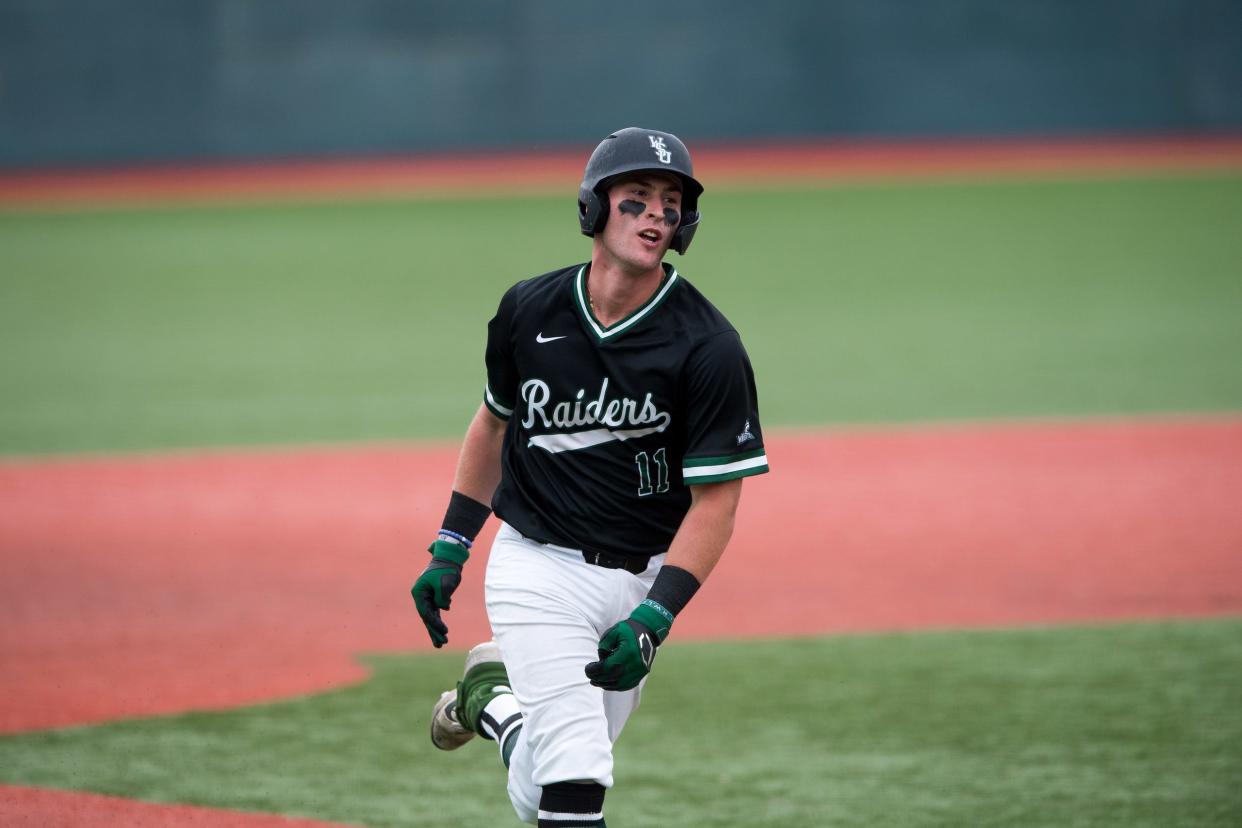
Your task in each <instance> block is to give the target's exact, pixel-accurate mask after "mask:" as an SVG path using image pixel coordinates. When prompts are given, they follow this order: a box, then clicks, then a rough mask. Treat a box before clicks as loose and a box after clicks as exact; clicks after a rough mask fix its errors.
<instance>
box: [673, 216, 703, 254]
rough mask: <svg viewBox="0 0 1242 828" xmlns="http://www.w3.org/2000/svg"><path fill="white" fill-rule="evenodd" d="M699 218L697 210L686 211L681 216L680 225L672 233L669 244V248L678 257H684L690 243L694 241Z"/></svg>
mask: <svg viewBox="0 0 1242 828" xmlns="http://www.w3.org/2000/svg"><path fill="white" fill-rule="evenodd" d="M700 218H701V216H700V214H699V211H698V210H691V211H688V212H687V213H686V214H685V215H684V216H682V218H681V225H680V226H678V228H677V231H676V232H675V233H673V240H672V242H670V243H669V247H670V248H672V249H673V250H676V251H677V253H678V255H681V256H684V255H686V248H687V247H689V246H690V242H691V241H693V240H694V234H695V232H696V231H697V230H698V229H699V219H700Z"/></svg>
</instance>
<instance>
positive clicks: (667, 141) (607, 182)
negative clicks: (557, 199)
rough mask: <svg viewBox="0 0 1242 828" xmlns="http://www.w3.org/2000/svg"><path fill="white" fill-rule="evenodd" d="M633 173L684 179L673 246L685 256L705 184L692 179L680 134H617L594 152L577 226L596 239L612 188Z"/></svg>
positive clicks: (636, 131)
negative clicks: (618, 179)
mask: <svg viewBox="0 0 1242 828" xmlns="http://www.w3.org/2000/svg"><path fill="white" fill-rule="evenodd" d="M635 172H662V173H673V174H674V175H676V176H677V177H678V178H680V179H681V223H680V224H678V225H677V230H676V231H674V233H673V241H672V243H671V244H670V245H669V247H671V248H672V249H673V250H676V251H677V252H678V253H685V252H686V248H687V247H689V246H690V240H691V239H693V238H694V231H695V230H697V229H698V226H699V196H700V195H701V194H702V193H703V185H702V184H700V183H699V182H698V181H697V180H695V178H694V167H693V166H692V165H691V164H690V151H689V150H687V149H686V145H685V144H683V143H682V142H681V139H680V138H678V137H677V136H676V135H673V134H672V133H670V132H660V131H659V130H658V129H639V128H638V127H627V128H626V129H622V130H618V131H616V132H614V133H613V134H612V135H609V136H608V137H607V138H605V139H604V140H603V141H601V142H600V144H599V146H598V147H596V148H595V152H593V153H591V157H590V159H589V160H588V161H587V165H586V172H585V173H583V175H582V184H581V185H579V187H578V224H579V225H580V226H581V227H582V234H583V235H584V236H594V235H595V234H596V233H598V232H599V231H600V230H603V229H604V224H605V223H607V221H608V210H609V204H608V197H607V190H608V187H609V186H611V185H612V182H613V181H615V180H616V179H617V178H619V177H620V176H622V175H626V174H628V173H635Z"/></svg>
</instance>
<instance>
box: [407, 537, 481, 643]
mask: <svg viewBox="0 0 1242 828" xmlns="http://www.w3.org/2000/svg"><path fill="white" fill-rule="evenodd" d="M427 551H428V552H430V553H431V562H430V563H428V564H427V568H426V569H424V570H423V574H422V575H419V576H418V580H417V581H415V582H414V586H413V587H411V588H410V594H411V595H412V596H414V606H416V607H418V614H419V617H421V618H422V619H423V625H424V626H425V627H426V628H427V634H428V635H429V636H431V643H432V644H434V645H435V646H436V649H439V648H441V647H443V646H444V645H445V644H447V643H448V626H447V625H446V624H445V623H444V620H443V619H442V618H440V610H446V609H448V608H449V605H450V604H452V603H453V592H454V591H455V590H456V589H457V587H458V586H460V585H461V567H462V565H463V564H464V563H465V562H466V559H467V558H469V557H470V553H469V552H468V551H466V548H465V547H464V546H459V545H458V544H456V543H450V542H448V541H441V540H438V541H436V542H435V543H433V544H431V546H429V547H427Z"/></svg>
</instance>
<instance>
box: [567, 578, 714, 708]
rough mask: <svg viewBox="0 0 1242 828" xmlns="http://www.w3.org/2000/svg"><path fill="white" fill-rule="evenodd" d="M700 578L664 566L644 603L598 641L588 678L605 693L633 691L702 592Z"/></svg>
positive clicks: (587, 669) (587, 670) (588, 667)
mask: <svg viewBox="0 0 1242 828" xmlns="http://www.w3.org/2000/svg"><path fill="white" fill-rule="evenodd" d="M699 586H700V585H699V579H698V578H695V577H694V576H693V575H691V574H690V573H689V572H687V571H686V570H684V569H682V568H681V567H678V566H664V567H661V569H660V574H659V575H657V576H656V579H655V583H654V584H652V585H651V590H650V591H649V592H648V593H647V597H646V598H645V599H643V602H642V603H641V604H639V605H638V606H637V607H635V608H634V611H633V612H631V613H630V617H629V618H626V619H624V620H623V621H621V622H619V623H617V624H614V625H613V626H612V627H611V628H609V629H608V631H607V632H605V633H604V636H603V637H602V638H601V639H600V640H599V661H592V662H591V663H590V664H588V665H587V666H586V675H587V678H588V679H590V680H591V684H593V685H595V686H596V687H602V688H603V689H605V690H632V689H633V688H635V687H637V686H638V685H639V682H641V681H642V680H643V678H644V677H646V675H647V674H648V673H650V672H651V665H652V663H653V662H654V661H655V654H656V648H657V647H659V646H660V644H662V643H663V642H664V639H666V638H668V634H669V631H670V630H671V629H672V627H673V620H674V619H675V618H676V617H677V613H679V612H681V611H682V610H683V609H684V608H685V606H686V604H688V603H690V599H691V598H693V597H694V593H695V592H697V591H698V589H699Z"/></svg>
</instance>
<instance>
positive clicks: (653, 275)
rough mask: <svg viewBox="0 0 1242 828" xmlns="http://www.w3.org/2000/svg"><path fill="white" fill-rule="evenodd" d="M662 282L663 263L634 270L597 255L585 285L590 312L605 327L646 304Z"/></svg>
mask: <svg viewBox="0 0 1242 828" xmlns="http://www.w3.org/2000/svg"><path fill="white" fill-rule="evenodd" d="M610 265H611V266H610ZM663 281H664V266H663V264H660V265H657V266H656V267H655V268H654V269H652V270H647V271H643V272H641V273H634V272H632V271H629V270H627V269H625V268H622V267H617V266H615V265H613V264H612V263H611V262H609V261H607V259H606V258H605V259H604V260H603V261H601V260H600V259H599V257H596V258H594V259H592V261H591V270H590V272H589V273H588V274H587V284H586V288H587V301H588V302H589V303H590V305H591V313H593V314H594V315H595V319H596V320H597V321H598V322H599V323H600V324H601V325H603V326H604V327H608V326H609V325H613V324H615V323H617V322H620V321H621V320H622V319H624V318H625V317H627V316H629V315H630V314H631V313H633V312H634V311H636V310H638V309H639V308H640V307H642V306H643V305H644V304H646V302H647V300H648V299H650V298H651V297H652V296H653V295H655V292H656V291H657V290H659V289H660V285H661V283H662V282H663Z"/></svg>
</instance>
